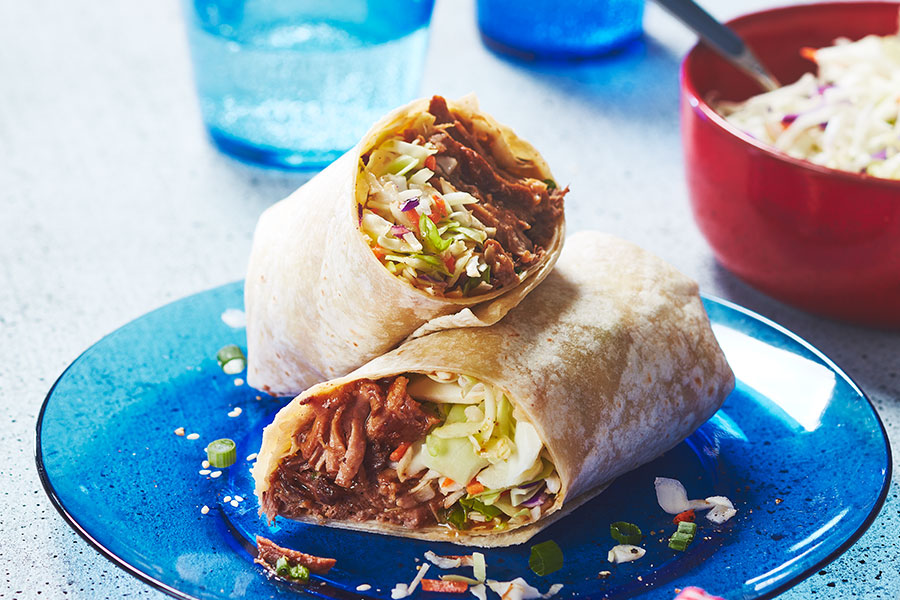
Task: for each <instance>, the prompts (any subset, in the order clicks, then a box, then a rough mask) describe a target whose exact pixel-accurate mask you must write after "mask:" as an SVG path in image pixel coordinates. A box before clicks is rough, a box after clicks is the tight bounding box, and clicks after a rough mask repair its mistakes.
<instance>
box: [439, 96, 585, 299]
mask: <svg viewBox="0 0 900 600" xmlns="http://www.w3.org/2000/svg"><path fill="white" fill-rule="evenodd" d="M428 112H429V113H431V114H432V115H434V117H435V127H436V128H437V129H438V132H437V133H434V134H432V135H431V137H430V138H429V141H430V142H431V143H433V144H434V145H435V146H436V147H437V149H438V152H437V155H436V156H438V157H441V156H447V157H451V158H453V159H455V160H456V166H455V167H454V168H453V169H451V170H449V172H448V171H445V170H444V169H443V168H441V166H440V165H441V161H438V163H437V165H436V168H435V169H434V171H435V176H437V177H443V178H444V179H446V180H447V181H448V182H450V183H451V184H453V186H454V187H455V188H456V189H458V190H461V191H464V192H468V193H470V194H472V195H473V196H475V197H476V198H478V200H479V202H478V203H477V204H473V205H471V207H470V208H471V210H472V212H473V214H474V215H475V217H476V218H477V219H478V220H479V221H481V222H482V223H484V224H485V225H487V226H488V227H495V228H496V229H497V233H496V235H495V236H494V239H493V240H489V241H488V242H486V243H485V252H484V258H485V262H486V263H487V264H488V265H490V267H491V283H492V284H493V285H495V287H503V286H507V285H510V284H511V283H515V282H516V280H517V276H516V274H517V273H518V272H521V271H523V270H526V269H528V268H530V267H531V266H533V265H534V264H535V263H537V262H538V261H539V260H540V259H541V257H542V256H543V255H544V252H545V251H546V248H547V245H548V244H549V243H550V240H551V239H552V237H553V232H554V230H555V228H556V224H557V223H559V220H560V219H561V218H562V214H563V199H564V197H565V195H566V193H568V191H569V190H568V188H565V189H562V190H561V189H559V188H557V187H556V186H555V184H554V185H553V186H552V189H551V186H549V185H548V184H547V183H546V182H543V181H538V180H535V179H522V178H520V177H517V176H515V175H513V174H511V173H509V172H507V171H506V170H504V169H503V168H502V167H500V166H499V165H498V164H497V163H496V162H495V161H494V159H493V155H492V152H491V148H490V146H489V144H490V140H489V139H484V140H480V139H478V137H477V135H476V134H475V132H474V131H472V130H470V129H469V127H468V126H467V125H466V124H465V123H463V122H462V121H461V120H460V119H459V117H457V116H456V115H454V114H453V113H452V112H451V111H450V109H449V108H448V107H447V101H446V100H444V98H442V97H441V96H434V97H432V99H431V102H430V103H429V105H428Z"/></svg>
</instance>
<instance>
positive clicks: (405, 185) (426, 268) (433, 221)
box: [360, 136, 522, 297]
mask: <svg viewBox="0 0 900 600" xmlns="http://www.w3.org/2000/svg"><path fill="white" fill-rule="evenodd" d="M436 154H437V148H435V146H434V145H433V144H432V143H431V142H423V141H422V140H421V139H416V140H413V141H412V142H406V141H404V140H403V139H402V138H401V137H400V136H397V137H394V138H391V139H388V140H387V141H385V142H383V143H382V144H381V145H380V146H378V148H376V149H375V150H374V151H373V152H372V154H371V155H370V157H369V161H368V163H367V164H366V165H365V167H364V169H363V176H364V177H365V181H366V183H367V184H368V194H367V197H366V199H365V201H364V203H363V204H361V205H360V207H361V211H360V215H361V216H360V229H361V230H362V232H363V233H364V234H365V235H366V238H367V241H368V243H369V246H370V247H371V248H372V250H373V252H374V253H375V256H377V257H378V258H379V260H381V261H382V263H383V264H384V266H385V267H386V268H387V269H388V271H390V272H391V273H393V274H394V275H396V276H397V277H400V278H402V279H404V280H406V281H407V282H409V283H410V284H411V285H413V286H415V287H417V288H419V289H422V290H424V291H426V292H428V293H430V294H434V295H436V294H441V295H443V296H445V297H454V296H456V297H462V296H469V295H477V294H482V293H485V292H488V291H491V290H493V289H494V284H493V283H492V282H491V270H490V265H488V264H487V262H486V261H485V260H484V253H483V248H484V242H485V241H486V240H487V239H489V238H492V237H493V236H494V235H495V234H496V233H497V230H496V228H494V227H487V226H485V225H484V224H483V223H482V222H481V221H479V220H478V219H477V218H476V217H475V215H473V214H472V211H471V210H470V209H469V208H468V206H469V205H472V204H475V203H477V202H478V199H477V198H476V197H475V196H473V195H472V194H469V193H468V192H464V191H459V190H457V189H456V188H454V187H453V185H452V184H451V183H450V182H448V181H447V180H446V179H444V178H438V177H435V171H434V170H433V169H434V167H436V161H437V158H435V155H436ZM447 160H453V159H452V158H449V157H448V158H447ZM429 165H431V167H432V168H429ZM447 166H448V167H449V166H452V164H451V165H447ZM438 188H440V189H438ZM519 275H520V277H521V276H522V274H521V273H520V274H519Z"/></svg>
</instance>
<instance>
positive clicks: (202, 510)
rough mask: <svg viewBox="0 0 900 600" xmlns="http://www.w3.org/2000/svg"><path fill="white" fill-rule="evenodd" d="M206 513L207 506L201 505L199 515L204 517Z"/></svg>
mask: <svg viewBox="0 0 900 600" xmlns="http://www.w3.org/2000/svg"><path fill="white" fill-rule="evenodd" d="M208 512H209V507H208V506H207V505H205V504H204V505H203V508H201V509H200V514H203V515H205V514H206V513H208Z"/></svg>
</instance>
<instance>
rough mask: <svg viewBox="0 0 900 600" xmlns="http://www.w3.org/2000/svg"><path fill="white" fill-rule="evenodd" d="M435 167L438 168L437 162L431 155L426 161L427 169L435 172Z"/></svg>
mask: <svg viewBox="0 0 900 600" xmlns="http://www.w3.org/2000/svg"><path fill="white" fill-rule="evenodd" d="M435 167H437V161H436V160H435V159H434V155H433V154H430V155H429V156H428V158H426V159H425V168H426V169H431V170H432V171H434V169H435Z"/></svg>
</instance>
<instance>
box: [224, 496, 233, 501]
mask: <svg viewBox="0 0 900 600" xmlns="http://www.w3.org/2000/svg"><path fill="white" fill-rule="evenodd" d="M222 502H231V496H225V497H224V498H222Z"/></svg>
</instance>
